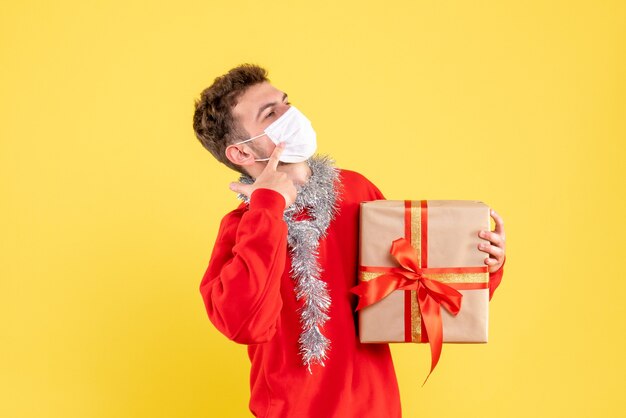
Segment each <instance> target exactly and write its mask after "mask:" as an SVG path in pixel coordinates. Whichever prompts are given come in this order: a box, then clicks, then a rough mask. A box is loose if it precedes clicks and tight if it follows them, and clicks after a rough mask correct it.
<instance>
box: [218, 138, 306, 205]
mask: <svg viewBox="0 0 626 418" xmlns="http://www.w3.org/2000/svg"><path fill="white" fill-rule="evenodd" d="M284 149H285V144H284V143H282V142H281V143H280V144H278V145H277V146H276V148H275V149H274V151H273V152H272V155H271V156H270V159H269V160H268V161H267V165H266V166H265V168H264V169H263V171H262V172H261V174H260V175H259V176H258V177H257V178H256V180H255V181H254V183H252V184H243V183H238V182H235V183H230V185H229V188H230V190H232V191H233V192H235V193H241V194H243V195H246V196H248V199H249V198H250V195H252V192H254V191H255V190H256V189H270V190H274V191H276V192H278V193H280V194H281V195H282V196H283V197H284V198H285V207H287V206H289V205H291V204H292V203H293V202H294V201H295V200H296V186H294V184H293V181H291V179H290V178H289V177H288V176H287V174H286V173H283V172H281V171H276V167H278V161H279V160H278V159H279V158H280V154H282V152H283V150H284Z"/></svg>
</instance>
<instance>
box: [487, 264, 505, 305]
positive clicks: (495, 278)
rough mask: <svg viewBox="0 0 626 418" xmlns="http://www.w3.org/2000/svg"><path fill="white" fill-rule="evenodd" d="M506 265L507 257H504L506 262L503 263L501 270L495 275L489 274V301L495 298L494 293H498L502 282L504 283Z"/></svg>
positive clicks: (495, 272) (494, 273)
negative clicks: (503, 276) (497, 290)
mask: <svg viewBox="0 0 626 418" xmlns="http://www.w3.org/2000/svg"><path fill="white" fill-rule="evenodd" d="M505 263H506V255H505V256H504V261H502V265H501V266H500V268H499V269H498V270H496V271H494V272H493V273H489V300H491V298H492V297H493V292H495V291H496V289H497V288H498V286H500V282H501V281H502V275H503V274H504V264H505Z"/></svg>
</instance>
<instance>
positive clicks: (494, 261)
mask: <svg viewBox="0 0 626 418" xmlns="http://www.w3.org/2000/svg"><path fill="white" fill-rule="evenodd" d="M490 214H491V217H492V218H493V220H494V221H496V229H495V230H494V231H480V232H479V233H478V236H479V237H480V238H483V239H486V240H488V241H489V243H486V242H481V243H480V244H479V245H478V249H479V250H480V251H484V252H486V253H487V254H489V257H487V258H485V264H487V265H488V266H489V273H493V272H495V271H498V270H499V269H500V267H502V264H504V251H505V247H506V246H505V240H506V238H505V235H504V221H503V220H502V218H501V217H500V215H498V214H497V213H496V211H495V210H493V209H490Z"/></svg>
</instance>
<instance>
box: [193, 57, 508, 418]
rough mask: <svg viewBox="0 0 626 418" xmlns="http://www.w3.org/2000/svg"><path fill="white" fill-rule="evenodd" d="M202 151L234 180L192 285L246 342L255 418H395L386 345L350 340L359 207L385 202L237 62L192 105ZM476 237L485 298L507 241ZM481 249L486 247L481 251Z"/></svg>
mask: <svg viewBox="0 0 626 418" xmlns="http://www.w3.org/2000/svg"><path fill="white" fill-rule="evenodd" d="M193 124H194V130H195V133H196V136H197V138H198V139H199V140H200V142H201V143H202V145H203V146H204V147H205V148H207V149H208V150H209V151H210V152H211V153H212V154H213V156H214V157H215V158H216V159H217V160H218V161H220V162H222V163H224V164H225V165H227V166H228V167H230V168H232V169H234V170H237V171H238V172H239V173H241V178H240V181H239V182H237V183H231V184H230V189H231V190H233V191H234V192H236V193H238V196H239V198H240V199H242V200H243V203H241V204H240V205H239V207H238V208H236V209H235V210H233V211H232V212H230V213H228V214H226V216H224V218H223V219H222V222H221V225H220V228H219V232H218V236H217V240H216V243H215V247H214V249H213V253H212V255H211V258H210V261H209V265H208V268H207V270H206V273H205V274H204V277H203V278H202V282H201V284H200V293H201V294H202V297H203V300H204V303H205V306H206V310H207V313H208V316H209V319H210V320H211V322H212V323H213V324H214V325H215V327H216V328H217V329H218V330H219V331H220V332H222V333H223V334H224V335H225V336H226V337H228V338H229V339H231V340H233V341H235V342H238V343H241V344H247V345H248V354H249V358H250V361H251V363H252V365H251V373H250V387H251V398H250V403H249V407H250V410H251V411H252V413H253V414H254V415H255V416H262V417H324V418H327V417H341V418H349V417H400V416H401V410H400V397H399V392H398V385H397V381H396V376H395V372H394V368H393V363H392V358H391V354H390V351H389V346H388V345H387V344H361V343H360V342H359V340H358V337H357V334H356V329H357V328H356V326H355V321H356V315H355V313H354V309H355V307H356V304H357V300H356V296H354V295H353V294H351V293H350V292H349V290H350V288H351V287H353V286H355V285H356V284H357V283H356V282H357V250H358V248H357V244H358V216H359V204H360V203H361V202H363V201H369V200H376V199H384V196H383V194H382V193H381V192H380V191H379V190H378V188H376V186H374V185H373V184H372V183H371V182H370V181H368V180H367V179H366V178H365V177H364V176H362V175H360V174H358V173H356V172H353V171H349V170H342V169H336V168H334V167H333V166H332V164H331V161H330V160H329V159H327V158H323V157H319V156H315V155H314V153H315V149H316V136H315V131H314V130H313V127H312V125H311V123H310V122H309V121H308V119H307V118H306V117H305V116H304V115H303V114H302V113H300V111H299V110H298V109H296V108H295V107H294V106H292V105H291V104H290V103H289V101H288V100H287V94H285V93H284V92H283V91H281V90H279V89H277V88H275V87H274V86H272V85H271V84H270V83H269V80H268V78H267V73H266V71H265V70H264V69H262V68H260V67H258V66H254V65H242V66H239V67H236V68H234V69H232V70H230V71H229V72H228V73H227V74H225V75H224V76H222V77H218V78H217V79H216V80H215V82H214V83H213V85H211V86H210V87H209V88H207V89H205V90H204V91H203V92H202V94H201V98H200V99H199V100H198V101H197V102H196V109H195V114H194V122H193ZM492 216H493V217H494V219H495V221H496V229H495V231H482V232H481V237H482V238H484V239H485V240H486V241H485V244H486V246H485V247H484V248H480V249H481V250H482V251H484V252H485V253H486V254H488V257H487V258H486V259H485V264H487V265H488V266H489V271H490V294H493V291H494V290H495V288H496V287H497V286H498V284H499V283H500V280H501V278H502V274H503V269H502V266H503V264H504V249H505V245H504V244H505V235H504V229H503V223H502V219H501V218H500V217H499V216H498V215H497V214H496V213H495V212H493V211H492ZM487 241H490V243H489V244H487Z"/></svg>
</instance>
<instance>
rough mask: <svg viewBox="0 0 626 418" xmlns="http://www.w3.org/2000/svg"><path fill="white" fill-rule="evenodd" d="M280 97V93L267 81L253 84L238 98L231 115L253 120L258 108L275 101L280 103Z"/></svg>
mask: <svg viewBox="0 0 626 418" xmlns="http://www.w3.org/2000/svg"><path fill="white" fill-rule="evenodd" d="M282 95H283V92H282V91H280V90H278V89H277V88H276V87H274V86H272V85H271V84H270V83H268V82H267V81H264V82H262V83H258V84H254V85H252V86H250V87H248V88H247V89H246V91H244V92H243V93H242V94H241V96H239V98H238V99H237V104H236V105H235V107H233V115H235V117H238V118H243V119H249V118H254V117H255V115H256V113H257V111H258V110H259V107H261V106H263V105H264V104H266V103H269V102H272V101H275V100H279V101H280V98H281V97H282Z"/></svg>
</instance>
